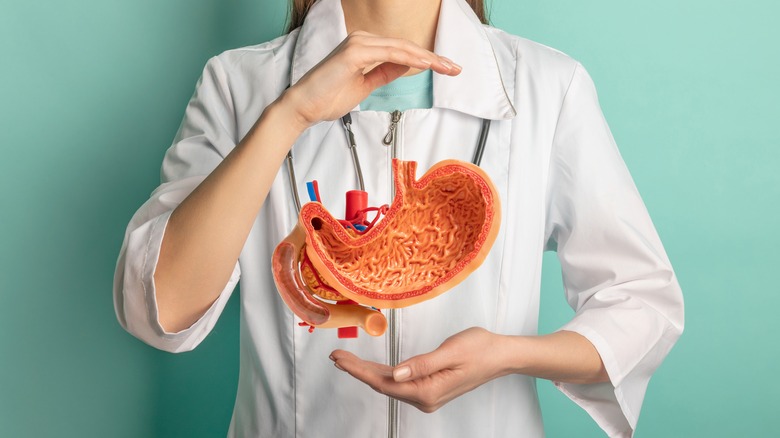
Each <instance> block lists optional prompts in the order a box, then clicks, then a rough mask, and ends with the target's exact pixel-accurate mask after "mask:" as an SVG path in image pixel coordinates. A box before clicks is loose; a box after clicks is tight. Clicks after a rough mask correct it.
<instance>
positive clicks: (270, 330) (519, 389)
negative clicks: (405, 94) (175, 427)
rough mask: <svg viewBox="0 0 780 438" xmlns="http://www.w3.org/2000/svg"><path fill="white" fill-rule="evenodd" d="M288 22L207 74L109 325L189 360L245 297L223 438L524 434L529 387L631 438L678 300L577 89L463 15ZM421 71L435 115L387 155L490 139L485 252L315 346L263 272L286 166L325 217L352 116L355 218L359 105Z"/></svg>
mask: <svg viewBox="0 0 780 438" xmlns="http://www.w3.org/2000/svg"><path fill="white" fill-rule="evenodd" d="M295 3H296V8H297V9H296V10H297V11H298V12H297V13H296V14H294V16H293V17H294V20H301V19H303V18H304V17H305V19H303V24H302V26H300V27H297V26H296V25H294V26H293V27H294V29H293V30H292V31H291V32H289V33H288V34H286V35H283V36H281V37H279V38H277V39H275V40H273V41H270V42H268V43H264V44H260V45H257V46H252V47H245V48H240V49H236V50H229V51H226V52H224V53H222V54H220V55H218V56H216V57H214V58H212V59H210V60H209V62H208V63H207V65H206V68H205V69H204V72H203V75H202V77H201V79H200V80H199V82H198V85H197V89H196V92H195V94H194V96H193V98H192V100H191V101H190V103H189V105H188V107H187V110H186V113H185V117H184V121H183V122H182V125H181V128H180V129H179V132H178V133H177V135H176V139H175V140H174V143H173V145H172V146H171V148H170V149H169V150H168V152H167V154H166V157H165V160H164V162H163V166H162V179H163V183H162V184H161V185H160V187H159V188H158V189H157V190H155V192H154V193H153V194H152V196H151V198H150V199H149V201H147V202H146V203H145V204H144V205H143V206H142V207H141V208H140V209H139V210H138V212H137V213H136V214H135V216H134V217H133V219H132V220H131V222H130V224H129V226H128V229H127V233H126V235H125V241H124V244H123V247H122V250H121V253H120V256H119V260H118V263H117V270H116V276H115V285H114V297H115V306H116V311H117V316H118V319H119V321H120V323H121V324H122V325H123V327H125V328H126V329H127V330H128V331H130V332H131V333H132V334H134V335H135V336H137V337H139V338H140V339H142V340H144V341H145V342H147V343H149V344H150V345H153V346H155V347H157V348H160V349H163V350H166V351H172V352H179V351H187V350H190V349H192V348H195V347H196V346H197V345H198V344H199V343H200V342H201V341H202V340H203V338H204V337H205V336H206V335H207V334H208V332H209V331H210V330H211V328H212V327H213V326H214V324H215V322H216V320H217V318H218V317H219V315H220V313H221V311H222V309H223V308H224V306H225V303H226V302H227V300H228V298H229V296H230V294H231V293H232V291H233V289H234V288H235V286H236V284H237V283H238V282H239V279H240V281H241V369H240V377H239V388H238V394H237V400H236V405H235V409H234V414H233V419H232V422H231V427H230V431H229V435H230V436H235V437H239V436H240V437H250V436H251V437H256V436H262V437H282V436H296V437H309V436H315V437H322V436H326V437H327V436H340V437H351V436H355V437H357V436H360V437H366V436H370V437H375V436H391V437H393V436H407V437H420V436H425V437H429V438H431V437H456V436H462V437H476V436H495V437H503V436H523V437H539V436H543V429H542V423H541V415H540V412H539V406H538V400H537V397H536V387H535V381H534V379H535V378H536V377H541V378H545V379H551V380H553V381H554V382H556V385H557V386H558V387H559V388H560V389H561V390H562V391H563V392H564V393H566V394H567V395H568V396H569V397H570V398H571V399H572V400H574V401H575V402H576V403H578V404H579V405H580V406H582V407H583V408H584V409H585V410H587V412H588V413H589V414H590V415H591V416H592V417H593V418H594V420H595V421H596V422H598V424H599V425H600V426H601V427H602V428H603V429H604V430H605V432H606V433H607V434H609V435H610V436H631V434H632V433H633V430H634V429H635V427H636V422H637V418H638V415H639V410H640V408H641V405H642V400H643V398H644V393H645V389H646V386H647V383H648V381H649V379H650V376H651V375H652V373H653V372H654V370H655V369H656V368H657V367H658V365H659V364H660V363H661V361H662V360H663V358H664V357H665V356H666V354H667V353H668V351H669V350H670V349H671V347H672V345H673V344H674V343H675V341H676V339H677V338H678V337H679V335H680V333H681V332H682V327H683V306H682V296H681V293H680V289H679V286H678V283H677V280H676V278H675V275H674V272H673V270H672V268H671V266H670V264H669V261H668V259H667V257H666V255H665V253H664V250H663V247H662V245H661V243H660V241H659V239H658V237H657V235H656V232H655V230H654V228H653V226H652V223H651V221H650V219H649V217H648V215H647V213H646V211H645V208H644V206H643V204H642V201H641V199H640V197H639V195H638V193H637V191H636V189H635V187H634V185H633V182H632V180H631V177H630V175H629V174H628V172H627V170H626V168H625V166H624V164H623V162H622V160H621V158H620V155H619V153H618V151H617V148H616V146H615V144H614V140H613V138H612V136H611V134H610V132H609V128H608V127H607V125H606V123H605V121H604V119H603V116H602V113H601V110H600V108H599V105H598V100H597V96H596V92H595V89H594V87H593V83H592V81H591V79H590V77H589V76H588V74H587V73H586V71H585V69H584V68H583V67H582V66H581V65H580V64H579V63H577V62H576V61H575V60H573V59H571V58H570V57H568V56H566V55H565V54H562V53H560V52H558V51H556V50H554V49H551V48H549V47H545V46H543V45H540V44H537V43H534V42H531V41H528V40H526V39H523V38H520V37H516V36H512V35H509V34H507V33H505V32H503V31H501V30H498V29H495V28H493V27H490V26H488V25H485V24H483V23H482V21H484V19H482V18H481V14H482V4H481V2H480V1H477V0H472V1H471V2H470V3H469V4H467V3H466V2H465V1H464V0H428V1H419V0H392V1H391V0H373V1H371V2H366V1H360V0H319V1H317V2H314V4H313V5H312V4H311V3H312V1H302V2H299V1H297V0H296V2H295ZM298 3H300V4H298ZM475 12H476V13H475ZM428 69H430V70H432V71H433V72H434V74H433V77H432V84H431V85H432V96H431V97H432V99H431V105H430V107H429V108H414V109H409V110H406V111H404V112H403V113H402V117H401V120H400V121H399V122H398V124H397V127H396V136H397V140H398V144H397V146H398V147H397V155H398V157H399V158H403V159H406V160H414V161H417V162H418V163H419V167H420V168H421V169H427V168H428V167H430V166H431V165H433V164H434V163H436V162H438V161H440V160H442V159H447V158H457V159H461V160H464V161H469V160H470V159H471V157H472V155H473V151H474V144H475V142H476V139H477V136H478V133H479V130H480V126H481V125H482V120H488V121H490V124H491V129H490V131H489V134H488V138H487V143H486V147H485V154H484V158H483V160H482V163H481V166H482V168H483V169H484V170H485V171H486V172H487V173H488V175H490V177H491V179H492V180H493V182H494V183H495V185H496V187H497V190H498V193H499V196H500V197H501V203H502V206H503V207H502V210H503V217H502V228H501V231H500V233H499V235H498V238H497V240H496V243H495V244H494V246H493V248H492V250H491V252H490V254H489V256H488V257H487V259H486V260H485V262H484V263H483V265H482V266H481V267H480V268H479V269H477V270H476V271H475V272H474V273H473V274H472V275H471V276H469V277H468V278H467V279H466V280H465V281H463V282H462V283H461V284H460V285H458V286H457V287H456V288H455V289H453V290H451V291H449V292H448V293H446V294H444V295H442V296H440V297H438V298H436V299H434V300H430V301H427V302H424V303H421V304H418V305H415V306H412V307H409V308H406V309H402V310H399V311H398V312H397V314H396V315H394V320H395V321H394V323H393V324H392V326H391V327H390V330H391V331H392V335H388V336H385V337H380V338H372V337H369V336H361V337H359V338H358V339H346V340H344V339H338V338H337V337H336V336H335V334H334V333H333V332H332V331H329V330H315V331H314V333H311V334H310V333H308V331H307V330H305V329H304V328H301V327H299V326H298V324H297V323H298V322H299V321H298V320H297V319H296V318H295V317H294V315H293V314H292V313H291V312H290V310H289V309H287V308H286V306H285V305H284V304H283V302H282V301H281V299H280V297H279V296H278V294H277V293H276V291H275V288H274V284H273V280H272V275H271V263H270V256H271V253H272V251H273V248H274V247H275V245H276V244H277V243H278V242H279V241H280V240H281V239H283V238H284V236H286V235H287V233H288V232H289V231H290V229H291V228H292V227H293V225H294V224H295V221H296V215H297V213H296V208H295V204H294V202H293V194H292V187H291V185H290V184H289V183H288V173H287V170H286V168H285V167H284V166H282V164H283V161H284V158H285V156H286V155H287V153H288V151H290V149H291V148H292V150H293V151H294V158H295V160H294V163H295V170H296V173H297V177H298V181H299V184H301V182H302V181H311V180H313V179H317V180H319V181H320V183H321V184H323V185H326V186H327V190H323V192H322V195H323V203H324V204H325V205H326V206H327V207H328V208H329V209H330V210H331V211H341V210H343V202H344V200H343V193H344V192H345V191H346V190H349V189H352V188H354V187H355V175H354V174H352V173H351V172H349V171H345V169H350V168H351V163H350V158H349V157H350V156H349V152H348V149H347V145H346V142H345V140H344V131H343V129H342V127H341V124H340V123H338V119H339V118H340V117H341V116H343V115H344V114H346V113H348V112H350V113H351V117H352V120H353V124H352V126H353V130H354V132H355V137H356V139H357V143H358V153H359V154H360V159H361V162H362V163H363V172H364V174H365V176H366V190H367V191H368V192H369V194H370V195H369V196H370V203H371V204H372V205H381V204H385V203H389V201H390V192H391V187H390V179H389V163H390V160H391V159H392V156H391V152H390V149H389V148H387V147H386V146H384V145H383V144H382V142H381V139H382V137H383V136H384V135H385V134H386V132H387V130H388V126H389V124H390V114H389V113H388V112H386V111H376V110H363V111H361V108H360V106H361V103H362V102H363V101H364V100H365V99H366V98H367V97H368V96H369V94H370V93H371V92H372V91H374V90H375V89H377V88H378V87H381V86H383V85H386V84H388V83H390V82H392V81H394V80H395V79H396V78H398V77H400V76H402V75H406V76H409V75H413V74H416V73H418V72H420V71H425V70H428ZM288 85H289V88H288ZM544 250H556V251H557V252H558V255H559V258H560V261H561V266H562V269H563V274H564V282H565V288H566V293H567V297H568V301H569V304H570V305H571V306H572V307H573V308H574V309H575V310H576V312H577V313H576V315H575V317H574V318H573V319H572V320H571V322H569V323H568V324H566V325H565V326H564V327H562V328H561V330H559V331H557V332H555V333H552V334H547V335H543V336H538V335H537V319H538V306H539V286H540V273H541V265H542V252H543V251H544ZM389 339H391V340H392V341H389ZM394 357H397V358H399V359H400V360H401V363H400V364H397V365H395V364H393V363H391V362H393V360H392V359H393V358H394ZM331 361H332V363H333V364H335V368H334V367H333V366H332V365H331ZM392 365H395V366H392ZM342 371H345V372H346V373H344V372H342ZM364 383H365V384H367V385H368V386H366V385H364ZM387 396H389V397H387ZM398 400H400V401H401V403H399V402H398Z"/></svg>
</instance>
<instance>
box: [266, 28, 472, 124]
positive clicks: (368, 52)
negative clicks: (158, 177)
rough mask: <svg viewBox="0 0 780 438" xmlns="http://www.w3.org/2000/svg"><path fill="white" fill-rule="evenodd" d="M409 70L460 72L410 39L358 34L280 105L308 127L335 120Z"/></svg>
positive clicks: (318, 67) (340, 46)
mask: <svg viewBox="0 0 780 438" xmlns="http://www.w3.org/2000/svg"><path fill="white" fill-rule="evenodd" d="M374 66H376V67H374ZM371 67H374V68H373V69H370V68H371ZM410 68H416V69H420V70H425V69H428V68H430V69H432V70H433V71H435V72H437V73H440V74H447V75H452V76H454V75H457V74H459V73H460V71H461V70H460V67H459V66H458V65H457V64H455V63H454V62H452V61H451V60H449V59H447V58H445V57H443V56H438V55H436V54H435V53H433V52H431V51H428V50H426V49H424V48H422V47H420V46H418V45H417V44H415V43H413V42H411V41H408V40H405V39H399V38H387V37H381V36H378V35H374V34H370V33H368V32H363V31H355V32H352V33H350V34H349V35H348V36H347V37H346V38H345V39H344V40H343V41H342V42H341V44H339V45H338V46H337V47H336V48H335V49H333V51H332V52H331V53H330V54H329V55H328V56H326V57H325V59H323V60H322V61H320V63H319V64H317V65H316V66H314V67H313V68H312V69H311V70H309V71H308V72H307V73H306V74H305V75H304V76H303V77H302V78H301V79H300V80H299V81H298V82H297V83H296V84H295V85H293V86H292V87H290V88H289V89H288V90H287V91H285V93H284V94H283V95H282V97H281V98H280V102H281V103H283V104H285V105H288V106H289V110H290V111H292V113H293V114H294V115H295V117H296V119H297V121H298V122H300V123H301V124H303V125H304V126H307V127H308V126H311V125H313V124H315V123H318V122H320V121H323V120H335V119H337V118H339V117H341V116H343V115H344V114H346V113H347V112H349V111H350V110H351V109H352V108H354V107H355V106H356V105H357V104H359V103H360V102H361V101H363V99H365V98H366V97H368V95H369V94H371V92H372V91H374V90H375V89H376V88H379V87H381V86H383V85H385V84H388V83H390V82H392V81H393V80H395V79H396V78H398V77H400V76H402V75H403V74H404V73H406V72H407V71H408V70H409V69H410ZM369 69H370V71H367V70H369Z"/></svg>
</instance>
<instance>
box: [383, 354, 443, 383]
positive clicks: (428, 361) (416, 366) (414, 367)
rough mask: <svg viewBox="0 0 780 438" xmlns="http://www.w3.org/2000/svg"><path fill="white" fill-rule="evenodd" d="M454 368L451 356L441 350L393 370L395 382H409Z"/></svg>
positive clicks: (414, 359) (406, 362)
mask: <svg viewBox="0 0 780 438" xmlns="http://www.w3.org/2000/svg"><path fill="white" fill-rule="evenodd" d="M452 366H453V363H452V362H451V360H450V355H449V354H448V353H447V352H446V351H445V350H442V349H441V348H439V349H436V350H434V351H432V352H430V353H426V354H421V355H419V356H415V357H412V358H410V359H408V360H406V361H404V362H401V363H400V364H398V365H397V366H396V367H395V368H394V369H393V380H395V381H396V382H408V381H410V380H416V379H421V378H423V377H427V376H430V375H431V374H435V373H437V372H439V371H441V370H443V369H446V368H450V367H452Z"/></svg>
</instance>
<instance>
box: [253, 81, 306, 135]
mask: <svg viewBox="0 0 780 438" xmlns="http://www.w3.org/2000/svg"><path fill="white" fill-rule="evenodd" d="M304 106H305V104H304V103H303V100H302V99H300V98H299V96H298V92H297V89H295V88H292V87H291V88H288V89H286V90H284V92H283V93H282V94H281V95H280V96H279V98H278V99H276V100H275V101H274V102H273V103H271V105H269V106H268V108H267V109H266V111H270V112H271V113H272V114H273V116H274V117H275V118H276V119H277V120H279V123H280V124H281V126H285V127H287V128H289V129H292V130H294V131H295V132H297V134H298V135H300V134H301V133H303V131H305V130H307V129H309V128H310V127H311V126H313V125H314V124H316V123H317V122H318V121H317V120H312V118H310V117H307V116H306V112H305V111H303V110H302V107H304Z"/></svg>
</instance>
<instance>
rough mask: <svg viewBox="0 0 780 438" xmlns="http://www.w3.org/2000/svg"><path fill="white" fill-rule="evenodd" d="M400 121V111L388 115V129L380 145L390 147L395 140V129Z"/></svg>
mask: <svg viewBox="0 0 780 438" xmlns="http://www.w3.org/2000/svg"><path fill="white" fill-rule="evenodd" d="M399 120H401V111H398V110H395V111H393V112H392V113H391V114H390V129H389V130H388V131H387V134H385V138H383V139H382V144H384V145H385V146H390V145H391V144H393V141H394V140H395V128H396V127H397V126H398V121H399Z"/></svg>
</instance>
